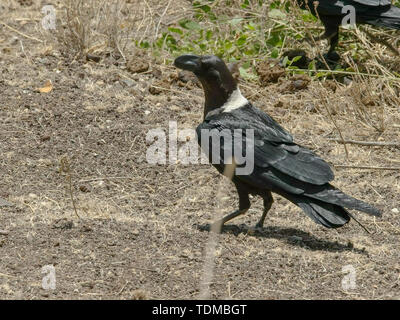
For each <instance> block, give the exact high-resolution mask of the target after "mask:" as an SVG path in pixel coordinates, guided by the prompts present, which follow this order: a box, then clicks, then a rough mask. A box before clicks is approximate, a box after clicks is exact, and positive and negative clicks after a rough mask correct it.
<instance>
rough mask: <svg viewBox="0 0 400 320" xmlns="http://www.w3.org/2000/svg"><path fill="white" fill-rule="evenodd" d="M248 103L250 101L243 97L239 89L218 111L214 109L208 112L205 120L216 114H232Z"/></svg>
mask: <svg viewBox="0 0 400 320" xmlns="http://www.w3.org/2000/svg"><path fill="white" fill-rule="evenodd" d="M248 103H249V101H248V100H247V99H246V98H245V97H243V96H242V94H241V93H240V90H239V88H237V89H236V90H235V91H233V92H232V93H231V96H230V97H229V99H228V101H226V102H225V103H224V104H223V106H222V107H219V108H218V109H214V110H211V111H210V112H208V113H207V115H206V117H205V119H207V118H208V117H211V116H213V115H215V114H220V113H222V112H231V111H233V110H235V109H238V108H241V107H243V106H245V105H246V104H248Z"/></svg>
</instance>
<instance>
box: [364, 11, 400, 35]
mask: <svg viewBox="0 0 400 320" xmlns="http://www.w3.org/2000/svg"><path fill="white" fill-rule="evenodd" d="M363 20H364V22H365V23H368V24H372V25H374V26H380V27H387V28H392V29H398V30H400V8H399V7H395V6H391V7H390V9H389V10H387V11H385V12H379V14H377V15H374V14H371V15H366V16H365V17H363Z"/></svg>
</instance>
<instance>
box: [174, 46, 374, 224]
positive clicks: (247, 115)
mask: <svg viewBox="0 0 400 320" xmlns="http://www.w3.org/2000/svg"><path fill="white" fill-rule="evenodd" d="M174 64H175V66H176V67H178V68H180V69H183V70H188V71H191V72H193V73H194V74H195V75H196V77H197V78H198V79H199V80H200V82H201V84H202V86H203V89H204V94H205V106H204V116H203V122H202V123H201V124H200V125H199V126H198V127H197V128H196V133H197V137H198V143H199V144H200V146H201V148H202V150H203V151H205V153H206V154H207V155H208V158H209V160H210V162H211V163H212V164H213V165H214V166H215V167H216V168H217V170H218V171H219V172H221V173H222V172H223V171H224V168H225V164H228V163H229V162H228V161H227V160H226V162H225V161H224V159H227V157H226V154H225V151H226V150H228V155H229V154H230V155H231V156H232V155H233V157H234V161H235V163H239V165H238V167H237V168H236V169H239V167H240V168H242V169H243V168H244V167H246V166H247V167H250V168H251V169H252V170H251V171H249V172H245V173H243V172H241V173H240V174H239V173H238V170H236V171H235V173H234V175H233V178H232V181H233V183H234V184H235V186H236V189H237V193H238V195H239V209H238V210H236V211H235V212H233V213H231V214H229V215H227V216H225V217H224V218H222V220H220V221H218V222H217V223H218V224H220V225H221V226H222V225H223V224H224V223H225V222H227V221H229V220H231V219H233V218H235V217H237V216H239V215H241V214H244V213H245V212H246V211H247V210H248V209H249V208H250V200H249V195H250V194H252V195H259V196H261V197H262V198H263V199H264V212H263V214H262V216H261V219H260V220H259V222H258V223H257V225H256V227H259V228H261V227H262V226H263V224H264V220H265V217H266V214H267V212H268V211H269V209H270V208H271V205H272V202H273V198H272V194H271V192H274V193H277V194H279V195H281V196H283V197H285V198H286V199H288V200H289V201H291V202H293V203H294V204H296V205H297V206H299V207H300V208H301V209H303V211H304V212H305V213H306V214H307V215H308V216H309V217H310V218H311V219H312V220H314V221H315V222H316V223H318V224H321V225H323V226H325V227H327V228H337V227H340V226H342V225H344V224H345V223H347V222H348V221H349V220H350V217H352V216H351V215H350V213H349V212H348V211H347V210H346V209H345V208H348V209H356V210H359V211H363V212H366V213H369V214H371V215H374V216H380V215H381V213H380V211H379V210H378V209H376V208H374V207H373V206H371V205H369V204H368V203H365V202H363V201H360V200H357V199H355V198H353V197H351V196H349V195H347V194H345V193H343V192H342V191H340V190H339V189H337V188H335V187H334V186H332V185H331V184H330V183H329V182H330V181H332V180H333V178H334V175H333V172H332V170H331V168H330V167H329V165H328V164H327V163H326V162H325V161H324V160H322V159H321V158H320V157H318V156H317V155H315V154H314V153H313V152H312V151H310V150H309V149H307V148H305V147H302V146H300V145H298V144H296V143H295V142H294V141H293V137H292V136H291V135H290V133H289V132H287V131H286V130H285V129H284V128H282V127H281V126H280V125H279V124H278V123H277V122H276V121H275V120H274V119H273V118H272V117H270V116H269V115H268V114H266V113H265V112H263V111H261V110H260V109H258V108H256V107H255V106H253V105H252V103H251V102H249V101H248V100H247V99H246V98H245V97H243V95H242V94H241V92H240V89H239V87H238V85H237V82H236V80H235V79H234V78H233V77H232V74H231V72H230V71H229V69H228V67H227V66H226V65H225V63H224V61H222V60H221V59H220V58H218V57H216V56H197V55H192V54H189V55H183V56H180V57H178V58H176V59H175V62H174ZM240 129H241V130H240ZM204 132H205V133H207V134H204V135H203V133H204ZM222 132H224V133H225V134H224V135H221V133H222ZM227 132H228V134H229V135H230V137H229V136H228V138H230V139H226V138H227V136H226V133H227ZM249 132H251V133H252V134H248V133H249ZM205 137H206V138H205ZM214 138H216V139H214ZM248 146H249V147H248ZM246 148H247V149H246ZM235 149H239V151H241V152H242V155H243V150H245V151H246V162H249V163H250V165H249V163H242V164H241V163H240V161H236V160H237V159H236V155H237V154H239V153H236V150H235ZM251 150H252V151H253V153H252V157H247V152H249V153H250V151H251Z"/></svg>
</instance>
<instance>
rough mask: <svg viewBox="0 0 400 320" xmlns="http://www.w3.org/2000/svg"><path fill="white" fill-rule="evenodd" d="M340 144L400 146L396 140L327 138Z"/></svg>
mask: <svg viewBox="0 0 400 320" xmlns="http://www.w3.org/2000/svg"><path fill="white" fill-rule="evenodd" d="M329 140H330V141H335V142H337V143H341V144H358V145H361V146H377V147H400V143H398V142H379V141H358V140H342V139H336V138H333V139H329Z"/></svg>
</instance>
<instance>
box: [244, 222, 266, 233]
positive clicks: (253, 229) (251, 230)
mask: <svg viewBox="0 0 400 320" xmlns="http://www.w3.org/2000/svg"><path fill="white" fill-rule="evenodd" d="M262 231H263V225H262V224H261V223H259V222H258V223H257V224H256V225H255V226H254V227H250V228H249V229H248V230H247V234H249V235H251V236H253V235H255V234H256V233H257V232H262Z"/></svg>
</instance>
